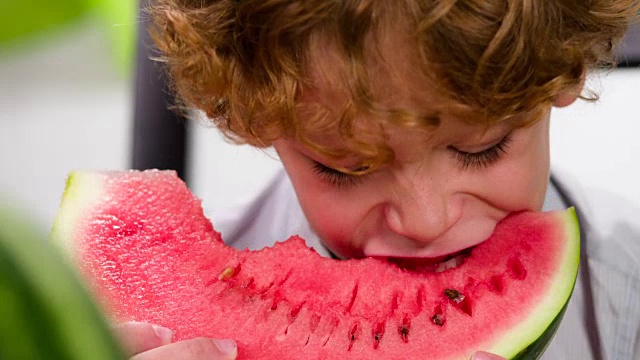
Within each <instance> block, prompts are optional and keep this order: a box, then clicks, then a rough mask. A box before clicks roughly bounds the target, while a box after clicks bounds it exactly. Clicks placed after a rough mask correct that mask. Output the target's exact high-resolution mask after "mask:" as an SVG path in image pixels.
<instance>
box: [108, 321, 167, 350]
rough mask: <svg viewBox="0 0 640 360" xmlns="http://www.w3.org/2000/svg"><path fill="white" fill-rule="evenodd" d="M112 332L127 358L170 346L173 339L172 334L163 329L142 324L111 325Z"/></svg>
mask: <svg viewBox="0 0 640 360" xmlns="http://www.w3.org/2000/svg"><path fill="white" fill-rule="evenodd" d="M112 330H113V332H114V333H115V335H116V337H117V338H118V339H119V340H120V343H121V344H122V345H123V347H124V350H125V353H126V354H127V355H128V356H133V355H136V354H139V353H141V352H145V351H147V350H151V349H154V348H157V347H160V346H163V345H167V344H170V343H171V338H172V337H173V332H172V331H171V330H169V329H167V328H165V327H162V326H158V325H153V324H148V323H142V322H133V321H132V322H126V323H121V324H117V325H113V326H112Z"/></svg>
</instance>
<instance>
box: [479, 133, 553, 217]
mask: <svg viewBox="0 0 640 360" xmlns="http://www.w3.org/2000/svg"><path fill="white" fill-rule="evenodd" d="M534 127H538V128H533V129H528V130H529V131H532V133H531V134H530V135H531V136H528V137H527V139H526V141H522V142H520V143H519V144H518V145H517V146H514V148H513V149H512V150H513V151H512V153H510V154H509V156H508V159H505V160H506V161H505V162H504V163H503V164H502V165H501V166H499V167H497V168H496V169H495V170H494V171H492V172H491V173H490V175H489V178H488V179H487V187H489V189H490V190H489V191H491V193H492V194H493V196H494V198H496V199H499V200H498V202H499V204H500V207H502V208H504V209H507V210H510V211H519V210H532V211H540V210H541V209H542V205H543V203H544V197H545V194H546V190H547V184H548V181H549V136H548V128H547V127H546V124H545V123H541V124H536V125H534Z"/></svg>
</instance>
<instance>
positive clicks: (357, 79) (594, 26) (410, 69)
mask: <svg viewBox="0 0 640 360" xmlns="http://www.w3.org/2000/svg"><path fill="white" fill-rule="evenodd" d="M638 8H639V5H638V4H637V2H636V1H631V0H619V1H617V2H615V3H613V2H611V1H610V0H607V1H604V0H594V1H588V2H587V1H570V0H564V1H555V2H550V1H538V2H532V1H524V0H522V1H517V0H507V1H505V0H502V1H497V0H475V1H474V0H458V1H454V0H440V1H435V0H430V1H424V0H423V1H418V0H405V1H398V0H378V1H371V0H369V1H367V0H333V1H330V0H305V1H293V0H290V1H285V0H270V1H269V0H263V1H250V0H236V1H231V0H227V1H191V0H161V1H158V2H157V3H156V4H155V5H153V6H152V7H151V9H150V10H151V13H152V15H153V16H154V19H155V21H156V27H155V29H154V34H155V39H156V43H157V45H158V47H159V49H160V50H161V52H162V53H163V56H164V57H165V59H166V61H167V64H168V69H169V71H170V73H171V75H172V78H173V81H174V84H175V89H176V91H177V93H178V94H179V96H180V97H181V99H182V100H183V101H184V102H185V104H186V105H188V106H190V107H195V108H198V109H201V110H203V111H204V112H205V113H206V114H207V115H208V117H209V118H210V119H212V121H213V122H214V123H215V124H216V125H217V126H218V128H219V129H220V130H221V131H223V132H224V133H225V134H226V135H227V136H228V137H230V138H231V139H233V140H235V141H237V142H240V143H248V144H251V145H254V146H258V147H269V146H273V147H274V148H275V150H276V151H277V152H278V155H279V157H280V159H281V161H282V164H283V166H284V169H285V171H286V175H287V176H286V177H285V176H284V175H283V176H279V177H276V179H275V180H274V182H273V183H272V184H271V185H270V186H269V188H268V189H266V190H265V192H264V193H263V194H262V195H261V196H259V197H258V199H257V200H256V201H255V202H254V203H252V204H249V205H248V206H247V209H246V214H250V215H248V217H241V216H237V215H234V218H233V220H232V222H233V223H231V222H229V221H227V220H225V219H222V218H221V219H215V218H214V219H213V221H214V224H216V228H217V229H218V230H220V231H221V232H222V233H223V235H224V237H225V239H226V240H227V241H228V242H229V243H231V244H232V245H234V246H237V247H249V248H259V247H262V246H264V245H270V244H269V243H258V241H260V239H265V238H266V239H269V241H275V240H277V239H285V238H287V237H288V236H289V235H293V234H296V233H297V234H300V235H302V236H303V237H305V238H306V239H307V240H308V244H309V245H310V246H313V247H314V248H316V249H317V250H318V251H319V252H320V253H322V254H324V255H326V256H333V257H336V258H354V257H355V258H358V257H365V256H385V257H388V258H390V259H392V260H393V261H395V262H397V263H399V264H406V265H411V266H413V265H425V264H433V263H437V262H439V261H441V260H442V259H443V258H444V257H446V256H451V255H455V254H456V253H457V252H459V251H462V250H464V249H467V248H469V247H472V246H474V245H476V244H478V243H480V242H482V241H484V240H485V239H486V238H487V237H489V236H490V235H491V233H492V231H493V229H494V227H495V225H496V223H497V222H499V221H500V220H501V219H503V218H504V217H505V216H506V215H507V214H508V213H510V212H513V211H521V210H529V211H540V210H542V209H543V208H544V209H545V210H548V209H552V208H564V207H567V206H570V205H573V203H572V200H571V198H570V197H568V196H567V194H568V193H567V192H566V191H565V190H563V188H562V186H561V185H559V184H556V183H554V182H553V181H552V182H551V184H550V175H549V133H548V130H549V121H550V110H551V108H552V107H554V106H555V107H563V106H568V105H570V104H571V103H573V102H574V101H575V100H576V99H577V98H579V97H580V98H584V99H593V98H594V97H587V96H583V95H581V93H582V87H583V83H584V78H585V76H586V72H587V71H588V70H589V69H591V68H594V67H598V66H602V65H605V64H608V63H610V61H611V52H612V48H613V46H614V45H615V44H616V43H617V42H618V41H619V39H620V37H621V36H622V35H623V34H624V32H625V30H626V27H627V25H628V24H629V22H630V21H631V20H632V19H633V18H634V17H635V16H637V15H636V14H637V11H638ZM289 181H290V182H289ZM256 214H257V215H256ZM582 221H584V219H582ZM273 226H280V227H279V228H276V229H273V228H272V227H273ZM234 229H235V230H237V231H234ZM238 229H241V230H242V231H240V230H238ZM265 232H268V233H270V234H272V235H273V237H269V238H267V237H265V236H264V233H265ZM258 234H260V236H258ZM589 239H590V237H586V238H585V243H586V242H587V241H591V242H595V240H593V239H592V240H589ZM598 245H599V243H596V244H595V245H594V246H598ZM586 254H587V255H588V254H589V252H588V251H587V252H586ZM597 260H598V262H599V263H604V264H605V267H606V266H607V265H610V264H613V263H615V262H620V261H623V262H624V261H626V260H625V259H624V258H623V257H620V256H613V257H612V258H602V257H600V258H597ZM592 267H595V271H596V272H597V273H595V274H591V273H590V272H591V271H592V270H593V269H592ZM625 269H626V270H625V271H626V272H624V271H623V272H606V273H605V272H604V271H605V270H600V268H598V267H596V265H593V266H592V264H589V265H588V266H584V265H583V270H582V273H581V274H580V278H579V280H578V285H577V289H576V291H575V295H574V297H573V299H572V301H571V303H570V306H569V309H568V310H567V315H566V316H565V320H564V322H563V324H562V326H561V329H560V331H559V334H558V335H557V336H556V338H555V339H554V341H553V343H552V344H551V346H550V349H549V351H548V352H547V353H546V354H545V356H546V357H545V358H546V359H558V358H580V359H589V358H593V359H600V358H612V359H632V358H638V356H640V351H639V350H638V349H634V348H633V346H634V344H635V343H636V342H637V339H636V338H635V337H634V336H637V335H638V334H640V332H639V330H638V323H639V321H638V319H639V318H640V308H638V306H637V305H635V304H631V303H630V302H629V300H627V301H626V302H622V303H615V302H614V301H612V302H611V303H608V304H604V303H602V302H601V301H600V300H599V299H600V298H601V297H602V294H607V292H608V291H609V290H610V289H609V288H606V287H605V286H602V285H601V283H600V282H598V281H599V280H600V278H599V277H601V276H603V274H607V275H609V276H613V277H616V278H617V279H620V280H624V281H626V283H625V286H624V288H625V289H635V290H632V291H635V292H634V293H632V292H626V293H625V296H627V298H628V299H633V298H634V297H635V298H637V297H638V296H640V280H639V278H640V276H639V275H638V274H639V273H640V270H638V264H637V263H635V264H634V263H633V262H629V264H628V267H626V268H625ZM592 275H593V276H592ZM606 306H609V308H606ZM620 313H624V315H623V316H622V317H621V316H619V314H620ZM603 314H618V315H617V316H618V318H619V320H618V318H616V320H613V319H607V318H604V317H603V316H604V315H603ZM607 321H608V322H607ZM622 322H624V324H623V325H624V326H622V327H621V323H622ZM612 323H616V324H615V325H614V324H612ZM620 329H624V331H625V332H626V333H624V334H623V333H622V332H621V331H622V330H620ZM119 330H120V332H121V333H122V334H123V338H125V341H126V343H127V344H128V345H129V347H130V350H131V353H132V354H135V356H134V358H135V359H163V358H167V359H168V358H177V357H179V358H182V359H186V358H189V359H191V358H193V359H198V358H205V357H208V358H209V359H211V358H218V359H228V358H233V357H234V356H235V354H236V351H237V350H236V348H235V344H234V343H233V341H231V340H219V339H218V340H208V339H194V340H190V341H185V342H180V343H172V344H168V343H169V342H170V335H171V334H170V330H168V329H162V328H158V327H151V326H149V325H145V324H124V325H121V326H120V328H119ZM618 331H620V332H618ZM629 334H631V338H629V339H624V336H625V335H626V336H629ZM621 337H622V340H621ZM167 344H168V345H167ZM160 345H165V346H160ZM478 350H481V349H478ZM482 356H484V358H486V357H487V356H491V355H489V354H484V353H479V354H478V355H477V356H476V357H475V358H477V359H480V358H482Z"/></svg>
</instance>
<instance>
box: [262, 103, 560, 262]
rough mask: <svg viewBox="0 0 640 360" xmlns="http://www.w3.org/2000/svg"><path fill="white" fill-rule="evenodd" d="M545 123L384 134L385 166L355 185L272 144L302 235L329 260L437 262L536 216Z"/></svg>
mask: <svg viewBox="0 0 640 360" xmlns="http://www.w3.org/2000/svg"><path fill="white" fill-rule="evenodd" d="M548 115H549V114H548V113H547V114H546V115H545V117H544V118H543V119H542V120H540V121H538V122H537V123H536V124H535V125H533V126H531V127H526V128H517V129H514V128H511V127H508V126H498V127H495V128H492V129H490V130H489V131H486V132H485V131H484V129H483V128H481V127H477V128H475V127H471V126H468V125H465V124H463V123H461V122H459V121H455V120H453V119H448V120H444V121H442V123H441V125H440V126H439V127H438V128H437V129H435V130H434V131H433V133H432V136H430V137H428V138H425V137H424V136H420V135H415V134H412V133H411V132H410V131H404V132H402V131H397V132H392V133H391V136H390V145H391V148H392V149H393V151H394V152H395V160H394V162H393V163H391V164H389V165H386V166H384V167H381V168H379V169H378V170H376V171H374V172H373V173H370V174H367V175H364V176H361V177H352V176H351V175H340V174H337V173H335V172H334V170H333V171H332V170H330V168H332V167H333V166H335V165H334V164H331V163H328V162H326V161H325V160H324V159H322V158H321V157H319V156H318V155H316V154H314V153H313V152H311V151H310V150H308V149H307V148H305V147H303V146H302V145H301V144H299V143H298V142H296V141H292V140H288V139H280V140H277V141H276V142H275V144H274V145H275V148H276V150H277V151H278V154H279V155H280V158H281V160H282V162H283V164H284V167H285V169H286V171H287V173H288V175H289V177H290V179H291V181H292V183H293V186H294V188H295V191H296V193H297V196H298V199H299V201H300V204H301V206H302V209H303V211H304V213H305V215H306V217H307V219H308V221H309V223H310V224H311V227H312V228H313V229H314V231H315V232H316V233H317V234H318V236H319V237H320V238H321V239H322V241H323V243H324V244H325V245H326V246H327V247H328V248H329V249H330V250H331V251H332V252H333V253H335V254H336V255H337V256H339V257H341V258H352V257H355V258H359V257H363V256H384V257H393V258H406V257H429V258H437V257H440V256H443V255H447V254H451V253H454V252H456V251H459V250H462V249H465V248H468V247H470V246H473V245H476V244H478V243H480V242H482V241H484V240H485V239H487V238H488V237H489V236H490V235H491V233H492V232H493V229H494V227H495V225H496V224H497V223H498V221H500V220H501V219H503V218H504V217H505V216H506V215H507V214H508V213H510V212H513V211H520V210H533V211H539V210H540V209H541V207H542V204H543V201H544V196H545V192H546V188H547V181H548V177H549V132H548V131H549V116H548ZM463 152H466V153H475V154H484V155H472V156H473V157H470V158H469V157H466V156H468V155H466V154H464V153H463ZM477 156H480V157H477ZM465 159H467V160H466V161H468V162H470V163H469V164H468V166H466V167H465V166H464V162H465ZM474 159H475V160H474ZM339 166H340V167H342V168H349V167H351V166H357V164H348V163H344V164H339ZM327 168H329V169H327Z"/></svg>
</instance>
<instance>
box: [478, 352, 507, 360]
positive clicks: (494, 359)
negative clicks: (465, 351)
mask: <svg viewBox="0 0 640 360" xmlns="http://www.w3.org/2000/svg"><path fill="white" fill-rule="evenodd" d="M471 360H506V359H505V358H503V357H502V356H500V355H495V354H492V353H488V352H486V351H477V352H475V353H474V354H473V355H471Z"/></svg>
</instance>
